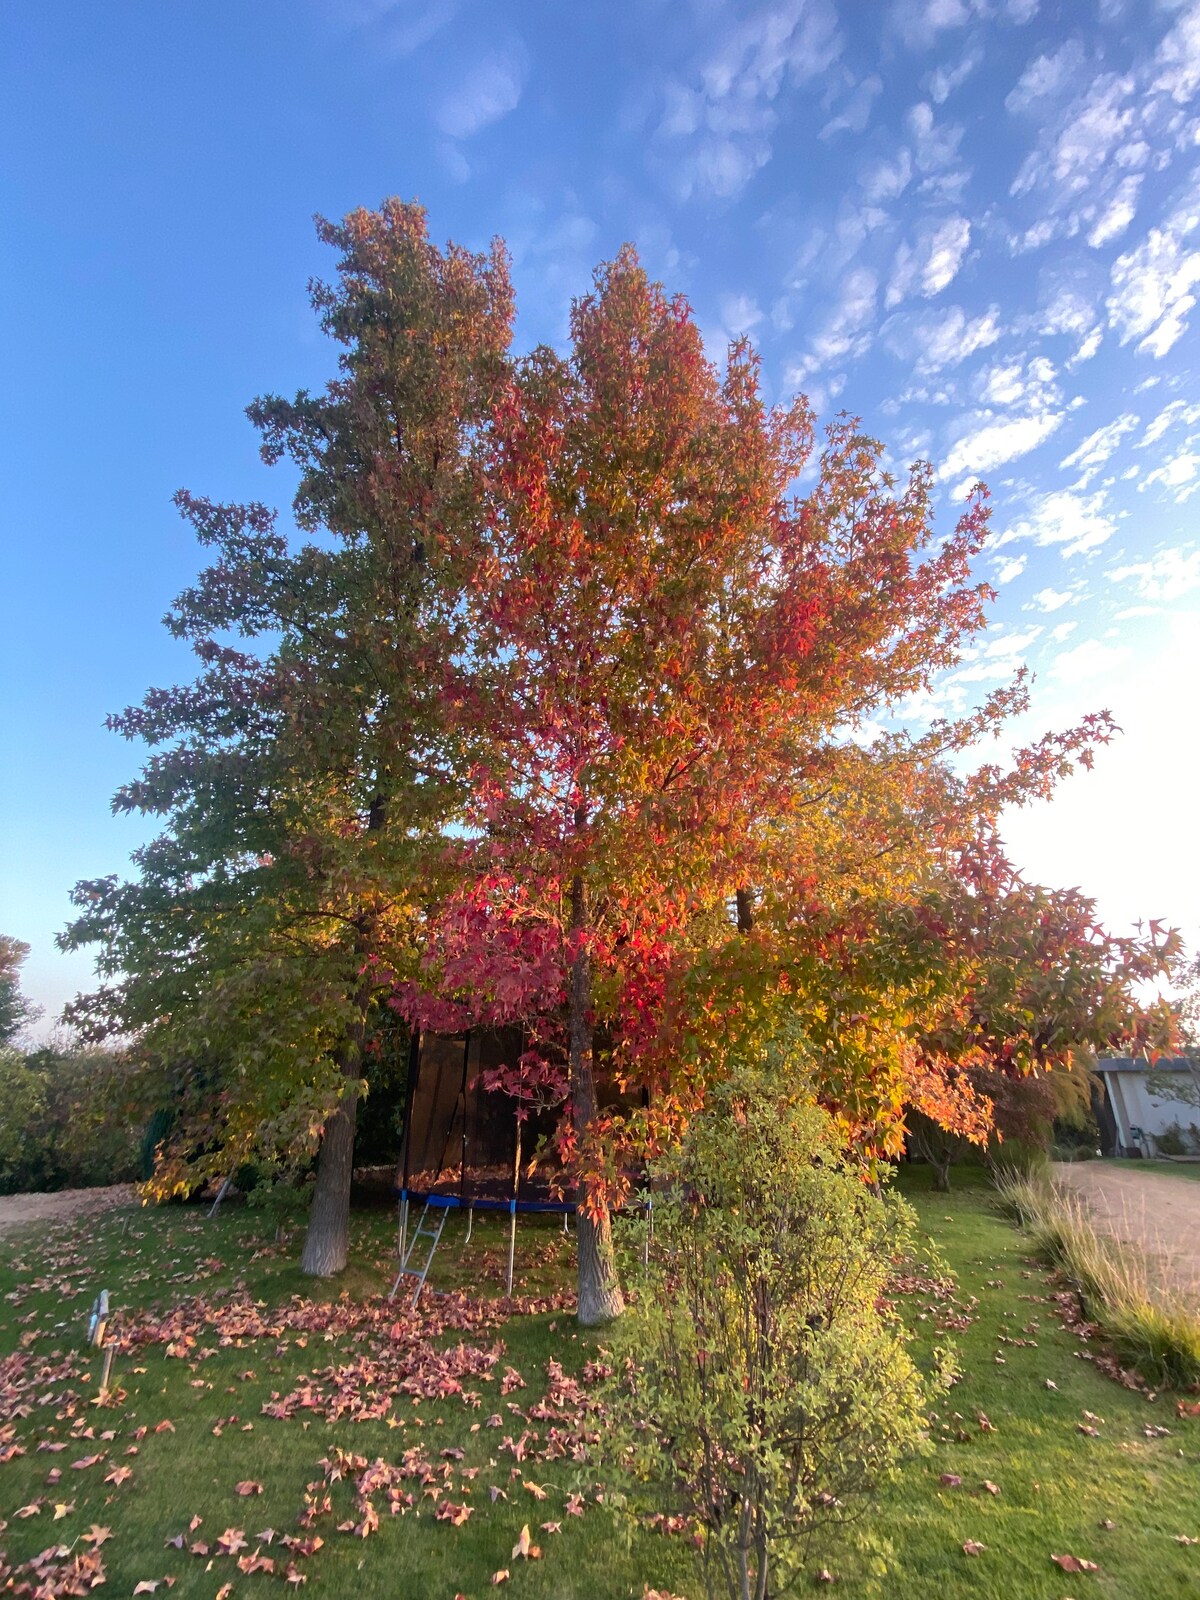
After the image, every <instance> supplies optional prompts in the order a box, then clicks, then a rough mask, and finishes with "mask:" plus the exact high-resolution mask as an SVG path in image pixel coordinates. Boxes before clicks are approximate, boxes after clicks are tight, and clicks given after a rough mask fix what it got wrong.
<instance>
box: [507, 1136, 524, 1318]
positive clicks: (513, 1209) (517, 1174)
mask: <svg viewBox="0 0 1200 1600" xmlns="http://www.w3.org/2000/svg"><path fill="white" fill-rule="evenodd" d="M520 1189H521V1123H520V1120H519V1119H518V1121H517V1153H516V1158H515V1160H514V1161H513V1192H512V1201H511V1203H510V1205H509V1208H508V1277H507V1280H506V1282H505V1287H504V1292H505V1294H506V1295H508V1297H509V1298H510V1299H511V1298H512V1291H513V1258H514V1256H515V1255H516V1253H517V1200H518V1198H519V1196H520Z"/></svg>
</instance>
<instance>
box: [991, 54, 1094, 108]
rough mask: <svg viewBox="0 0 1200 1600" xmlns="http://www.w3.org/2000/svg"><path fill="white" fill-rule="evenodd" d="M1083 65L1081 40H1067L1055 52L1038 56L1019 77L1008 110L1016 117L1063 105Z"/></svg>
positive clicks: (1011, 94) (1008, 101)
mask: <svg viewBox="0 0 1200 1600" xmlns="http://www.w3.org/2000/svg"><path fill="white" fill-rule="evenodd" d="M1082 66H1083V46H1082V45H1081V44H1080V42H1079V40H1078V39H1068V40H1067V41H1066V43H1065V44H1063V45H1060V46H1059V48H1058V49H1057V50H1056V51H1055V52H1054V53H1053V54H1052V55H1044V56H1036V57H1035V58H1034V59H1033V60H1032V61H1031V62H1030V63H1029V65H1028V66H1027V67H1026V68H1025V71H1024V72H1023V73H1022V74H1021V76H1020V77H1019V78H1018V79H1017V82H1016V84H1015V86H1014V87H1013V89H1012V90H1011V92H1010V93H1009V95H1008V98H1007V99H1006V100H1005V102H1004V105H1005V109H1006V110H1008V111H1010V112H1012V113H1013V115H1014V116H1024V115H1025V114H1026V113H1028V112H1033V113H1037V112H1040V111H1041V110H1042V109H1043V107H1047V106H1053V105H1060V104H1061V103H1062V100H1063V95H1064V91H1065V90H1066V89H1067V88H1068V87H1069V86H1070V84H1072V83H1073V82H1074V81H1075V79H1076V78H1077V77H1078V75H1079V72H1080V68H1081V67H1082Z"/></svg>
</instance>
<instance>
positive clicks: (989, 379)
mask: <svg viewBox="0 0 1200 1600" xmlns="http://www.w3.org/2000/svg"><path fill="white" fill-rule="evenodd" d="M975 387H976V392H977V393H978V395H979V398H980V399H981V400H982V401H983V402H984V404H985V405H990V406H1011V405H1014V404H1015V403H1016V402H1017V401H1018V400H1019V399H1020V398H1021V396H1022V395H1023V394H1024V393H1025V380H1024V378H1023V376H1022V372H1021V363H1020V362H1019V361H1009V362H1005V363H1004V364H1003V365H1001V364H1000V363H999V362H997V363H996V364H995V365H993V366H990V367H985V368H984V369H983V371H982V372H981V373H979V375H978V377H977V379H976V384H975Z"/></svg>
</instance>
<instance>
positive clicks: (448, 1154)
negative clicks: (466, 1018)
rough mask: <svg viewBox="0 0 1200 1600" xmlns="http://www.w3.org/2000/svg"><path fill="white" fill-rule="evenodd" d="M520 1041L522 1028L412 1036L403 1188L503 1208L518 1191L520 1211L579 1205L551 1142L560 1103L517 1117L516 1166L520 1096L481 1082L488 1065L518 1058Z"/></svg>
mask: <svg viewBox="0 0 1200 1600" xmlns="http://www.w3.org/2000/svg"><path fill="white" fill-rule="evenodd" d="M523 1048H524V1045H523V1039H522V1034H521V1030H520V1029H519V1028H499V1029H495V1030H472V1031H471V1032H470V1033H468V1034H465V1035H463V1034H458V1035H455V1036H446V1035H443V1034H432V1033H429V1034H421V1035H418V1036H417V1037H416V1038H415V1039H414V1040H413V1046H412V1054H411V1057H410V1062H409V1091H408V1108H407V1114H406V1117H405V1131H404V1147H403V1154H402V1157H401V1165H400V1172H399V1174H398V1178H399V1184H398V1187H399V1189H400V1191H401V1193H402V1194H403V1195H406V1196H407V1197H408V1198H409V1199H412V1200H423V1199H429V1198H430V1197H433V1198H436V1199H440V1200H441V1201H443V1202H444V1203H445V1202H450V1203H457V1204H459V1205H464V1206H480V1207H491V1206H495V1207H503V1208H504V1209H505V1210H507V1209H508V1208H509V1206H510V1204H511V1202H512V1201H513V1199H514V1198H515V1199H516V1203H517V1209H518V1210H520V1211H543V1210H546V1211H574V1209H575V1205H574V1201H573V1200H569V1199H567V1198H565V1197H564V1193H563V1189H562V1187H561V1185H560V1182H559V1180H560V1178H561V1175H562V1169H561V1167H560V1165H559V1163H558V1162H557V1160H556V1159H555V1157H554V1155H553V1153H552V1152H551V1149H550V1141H551V1138H552V1135H553V1133H554V1131H555V1127H556V1125H557V1120H558V1112H557V1110H556V1109H549V1110H534V1111H531V1112H530V1114H529V1116H528V1117H527V1118H526V1119H525V1121H524V1122H523V1123H521V1124H520V1166H519V1169H518V1167H517V1137H518V1123H517V1114H516V1113H517V1105H516V1101H514V1100H513V1099H512V1097H511V1096H509V1095H506V1094H504V1093H503V1091H501V1090H498V1089H487V1088H485V1087H484V1083H483V1074H484V1073H485V1072H486V1071H487V1070H488V1068H489V1067H496V1066H502V1065H504V1064H505V1063H506V1062H512V1063H515V1062H516V1061H517V1060H518V1059H519V1057H520V1055H521V1052H522V1049H523ZM514 1182H515V1196H514Z"/></svg>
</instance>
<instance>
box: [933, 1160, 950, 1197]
mask: <svg viewBox="0 0 1200 1600" xmlns="http://www.w3.org/2000/svg"><path fill="white" fill-rule="evenodd" d="M950 1160H951V1158H950V1157H949V1156H947V1157H946V1159H945V1160H944V1161H938V1160H935V1161H934V1163H933V1192H934V1194H949V1193H950Z"/></svg>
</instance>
